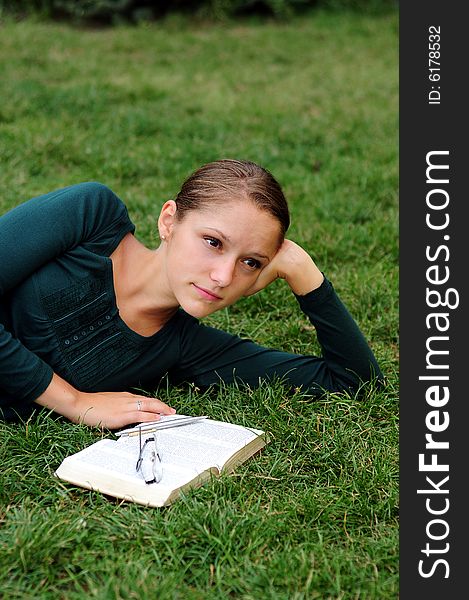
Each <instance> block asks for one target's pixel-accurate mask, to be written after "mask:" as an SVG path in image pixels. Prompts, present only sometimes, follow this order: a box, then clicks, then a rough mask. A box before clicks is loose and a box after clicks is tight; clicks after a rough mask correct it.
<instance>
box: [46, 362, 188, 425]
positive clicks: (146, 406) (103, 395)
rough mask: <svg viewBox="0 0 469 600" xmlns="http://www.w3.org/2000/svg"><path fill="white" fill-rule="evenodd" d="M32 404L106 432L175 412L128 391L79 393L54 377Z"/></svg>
mask: <svg viewBox="0 0 469 600" xmlns="http://www.w3.org/2000/svg"><path fill="white" fill-rule="evenodd" d="M36 402H37V404H40V405H41V406H45V407H46V408H49V409H51V410H53V411H55V412H57V413H59V414H60V415H63V416H64V417H66V418H67V419H69V420H70V421H72V422H73V423H84V424H85V425H91V426H97V427H107V428H109V429H119V428H120V427H124V426H125V425H130V424H132V423H147V422H149V421H157V420H158V419H159V418H160V415H173V414H174V413H175V412H176V411H175V409H174V408H171V407H169V406H168V405H167V404H165V403H164V402H161V401H160V400H157V399H156V398H148V397H147V396H140V395H138V394H131V393H129V392H93V393H89V392H80V391H78V390H77V389H75V388H74V387H72V386H71V385H70V384H69V383H67V382H66V381H65V380H64V379H62V378H61V377H60V376H59V375H57V374H54V376H53V378H52V381H51V383H50V384H49V387H48V388H47V389H46V391H45V392H44V393H43V394H42V395H41V396H39V398H37V399H36Z"/></svg>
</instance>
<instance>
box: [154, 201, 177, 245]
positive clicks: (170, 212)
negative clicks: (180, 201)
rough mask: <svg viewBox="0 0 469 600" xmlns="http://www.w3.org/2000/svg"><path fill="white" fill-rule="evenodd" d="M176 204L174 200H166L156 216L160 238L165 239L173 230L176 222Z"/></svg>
mask: <svg viewBox="0 0 469 600" xmlns="http://www.w3.org/2000/svg"><path fill="white" fill-rule="evenodd" d="M176 211H177V206H176V202H174V200H168V201H167V202H165V203H164V204H163V208H162V209H161V212H160V216H159V218H158V231H159V234H160V238H161V239H162V240H167V239H168V238H169V237H170V236H171V233H172V231H173V227H174V223H175V222H176Z"/></svg>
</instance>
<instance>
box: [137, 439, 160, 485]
mask: <svg viewBox="0 0 469 600" xmlns="http://www.w3.org/2000/svg"><path fill="white" fill-rule="evenodd" d="M138 437H139V444H140V451H139V454H138V459H137V464H136V465H135V470H136V471H137V473H141V475H142V477H143V479H144V481H145V483H146V484H147V485H150V484H152V483H159V482H160V481H161V479H162V477H163V468H162V461H161V456H160V454H159V452H158V446H157V443H156V435H155V434H154V435H152V436H151V437H147V438H146V439H145V441H144V443H143V445H142V430H141V429H140V430H139V436H138ZM151 442H153V443H154V449H153V451H152V452H151V454H150V456H149V460H150V461H151V471H152V474H153V479H147V478H145V474H144V473H143V470H142V464H143V461H144V458H145V457H144V451H145V448H146V446H147V444H149V443H151Z"/></svg>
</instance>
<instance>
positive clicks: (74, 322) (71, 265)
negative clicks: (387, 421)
mask: <svg viewBox="0 0 469 600" xmlns="http://www.w3.org/2000/svg"><path fill="white" fill-rule="evenodd" d="M288 226H289V213H288V207H287V203H286V201H285V198H284V195H283V193H282V190H281V188H280V186H279V184H278V183H277V181H276V180H275V179H274V178H273V177H272V175H271V174H270V173H269V172H268V171H266V170H265V169H263V168H262V167H260V166H258V165H256V164H254V163H252V162H248V161H238V160H220V161H215V162H213V163H209V164H207V165H205V166H203V167H201V168H200V169H198V170H197V171H196V172H195V173H193V174H192V175H191V176H190V177H189V178H188V179H187V180H186V181H185V182H184V184H183V186H182V188H181V191H180V192H179V194H178V195H177V197H176V199H175V200H169V201H167V202H166V203H165V204H164V205H163V207H162V210H161V213H160V216H159V219H158V229H159V235H160V239H161V244H160V245H159V247H158V248H157V249H156V250H155V249H149V248H147V247H145V246H144V245H143V244H142V243H140V242H139V241H138V240H137V238H136V237H134V230H135V227H134V225H133V223H132V221H131V220H130V218H129V216H128V213H127V209H126V207H125V206H124V204H123V203H122V201H121V200H120V199H119V198H118V197H117V196H116V195H115V194H114V193H113V192H112V191H111V190H110V189H109V188H107V187H106V186H104V185H101V184H99V183H80V184H78V185H73V186H70V187H67V188H64V189H60V190H57V191H54V192H51V193H48V194H45V195H43V196H38V197H36V198H33V199H31V200H29V201H28V202H25V203H23V204H21V205H19V206H17V207H16V208H14V209H12V210H10V211H9V212H7V213H6V214H4V215H3V216H1V217H0V414H1V415H2V416H3V418H4V419H6V420H14V419H15V418H18V417H21V418H27V417H28V416H29V415H30V414H31V413H32V412H33V410H34V408H35V407H36V408H38V405H39V406H42V407H46V408H48V409H52V410H54V411H55V412H57V413H59V414H61V415H64V416H65V417H66V418H68V419H70V420H71V421H73V422H84V423H86V424H88V425H100V426H104V427H108V428H111V429H113V428H119V427H122V426H125V425H128V424H131V423H136V422H145V421H152V420H155V419H157V418H158V415H160V414H172V413H174V412H175V410H174V409H173V408H170V407H169V406H168V405H167V404H164V403H163V402H161V401H159V400H157V399H154V398H151V397H147V396H142V395H139V394H137V393H133V391H132V390H136V389H144V390H148V391H151V390H155V389H156V388H157V386H158V384H159V382H160V381H161V378H162V377H164V376H167V377H168V378H169V380H170V381H172V382H174V383H180V382H183V381H189V382H193V383H195V384H196V385H197V386H198V387H202V388H205V387H207V386H210V385H212V384H216V383H217V382H220V381H223V382H227V383H230V382H234V381H238V382H244V383H246V384H249V385H250V386H256V385H258V384H259V381H260V380H262V379H267V380H268V379H272V378H282V379H283V380H284V381H285V382H286V383H287V384H288V385H291V386H292V387H295V388H299V387H301V388H302V390H303V391H304V392H305V393H308V394H310V395H311V394H312V395H319V394H320V393H322V392H323V391H324V390H330V391H352V392H353V391H354V390H356V389H357V388H358V386H359V385H360V383H361V382H363V381H367V380H370V379H372V378H375V377H376V378H378V379H379V378H381V373H380V370H379V367H378V365H377V363H376V360H375V358H374V356H373V354H372V352H371V350H370V348H369V346H368V344H367V342H366V341H365V339H364V337H363V335H362V334H361V332H360V331H359V329H358V327H357V325H356V323H355V322H354V320H353V319H352V317H351V316H350V314H349V313H348V311H347V310H346V308H345V307H344V305H343V304H342V303H341V301H340V300H339V298H338V297H337V295H336V293H335V292H334V289H333V287H332V285H331V283H330V282H329V281H328V280H327V279H325V278H324V276H323V274H322V273H321V271H320V270H319V269H318V267H317V266H316V265H315V263H314V262H313V260H312V259H311V257H310V256H309V255H308V254H307V252H305V250H303V249H302V248H301V247H300V246H298V245H297V244H295V243H294V242H292V241H291V240H288V239H285V233H286V230H287V229H288ZM277 278H282V279H284V280H285V282H286V284H287V285H288V286H289V287H290V289H291V290H292V292H293V293H294V294H295V296H296V298H297V300H298V302H299V306H300V308H301V310H302V311H303V313H304V314H305V315H306V316H307V317H308V318H309V319H310V321H311V323H312V324H313V325H314V326H315V328H316V333H317V337H318V341H319V343H320V344H321V347H322V357H315V356H302V355H295V354H290V353H286V352H281V351H278V350H271V349H267V348H263V347H261V346H258V345H256V344H255V343H254V342H252V341H250V340H244V339H240V338H239V337H236V336H233V335H229V334H227V333H225V332H223V331H219V330H217V329H214V328H211V327H207V326H205V325H203V324H201V323H199V321H198V319H199V318H201V317H205V316H207V315H209V314H211V313H213V312H215V311H217V310H220V309H222V308H225V307H226V306H229V305H230V304H233V303H234V302H236V301H237V300H238V299H239V298H241V297H243V296H248V295H251V294H254V293H256V292H258V291H260V290H262V289H263V288H264V287H266V286H267V285H269V284H270V283H271V282H272V281H274V280H275V279H277Z"/></svg>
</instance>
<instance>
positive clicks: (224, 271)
mask: <svg viewBox="0 0 469 600" xmlns="http://www.w3.org/2000/svg"><path fill="white" fill-rule="evenodd" d="M235 267H236V262H235V261H234V260H233V259H230V258H228V257H226V258H225V257H223V259H220V260H218V261H217V262H216V264H215V265H214V266H213V267H212V271H211V273H210V278H211V280H212V281H214V282H215V283H216V284H217V285H218V286H219V287H226V286H228V285H230V283H231V282H232V281H233V277H234V272H235Z"/></svg>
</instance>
